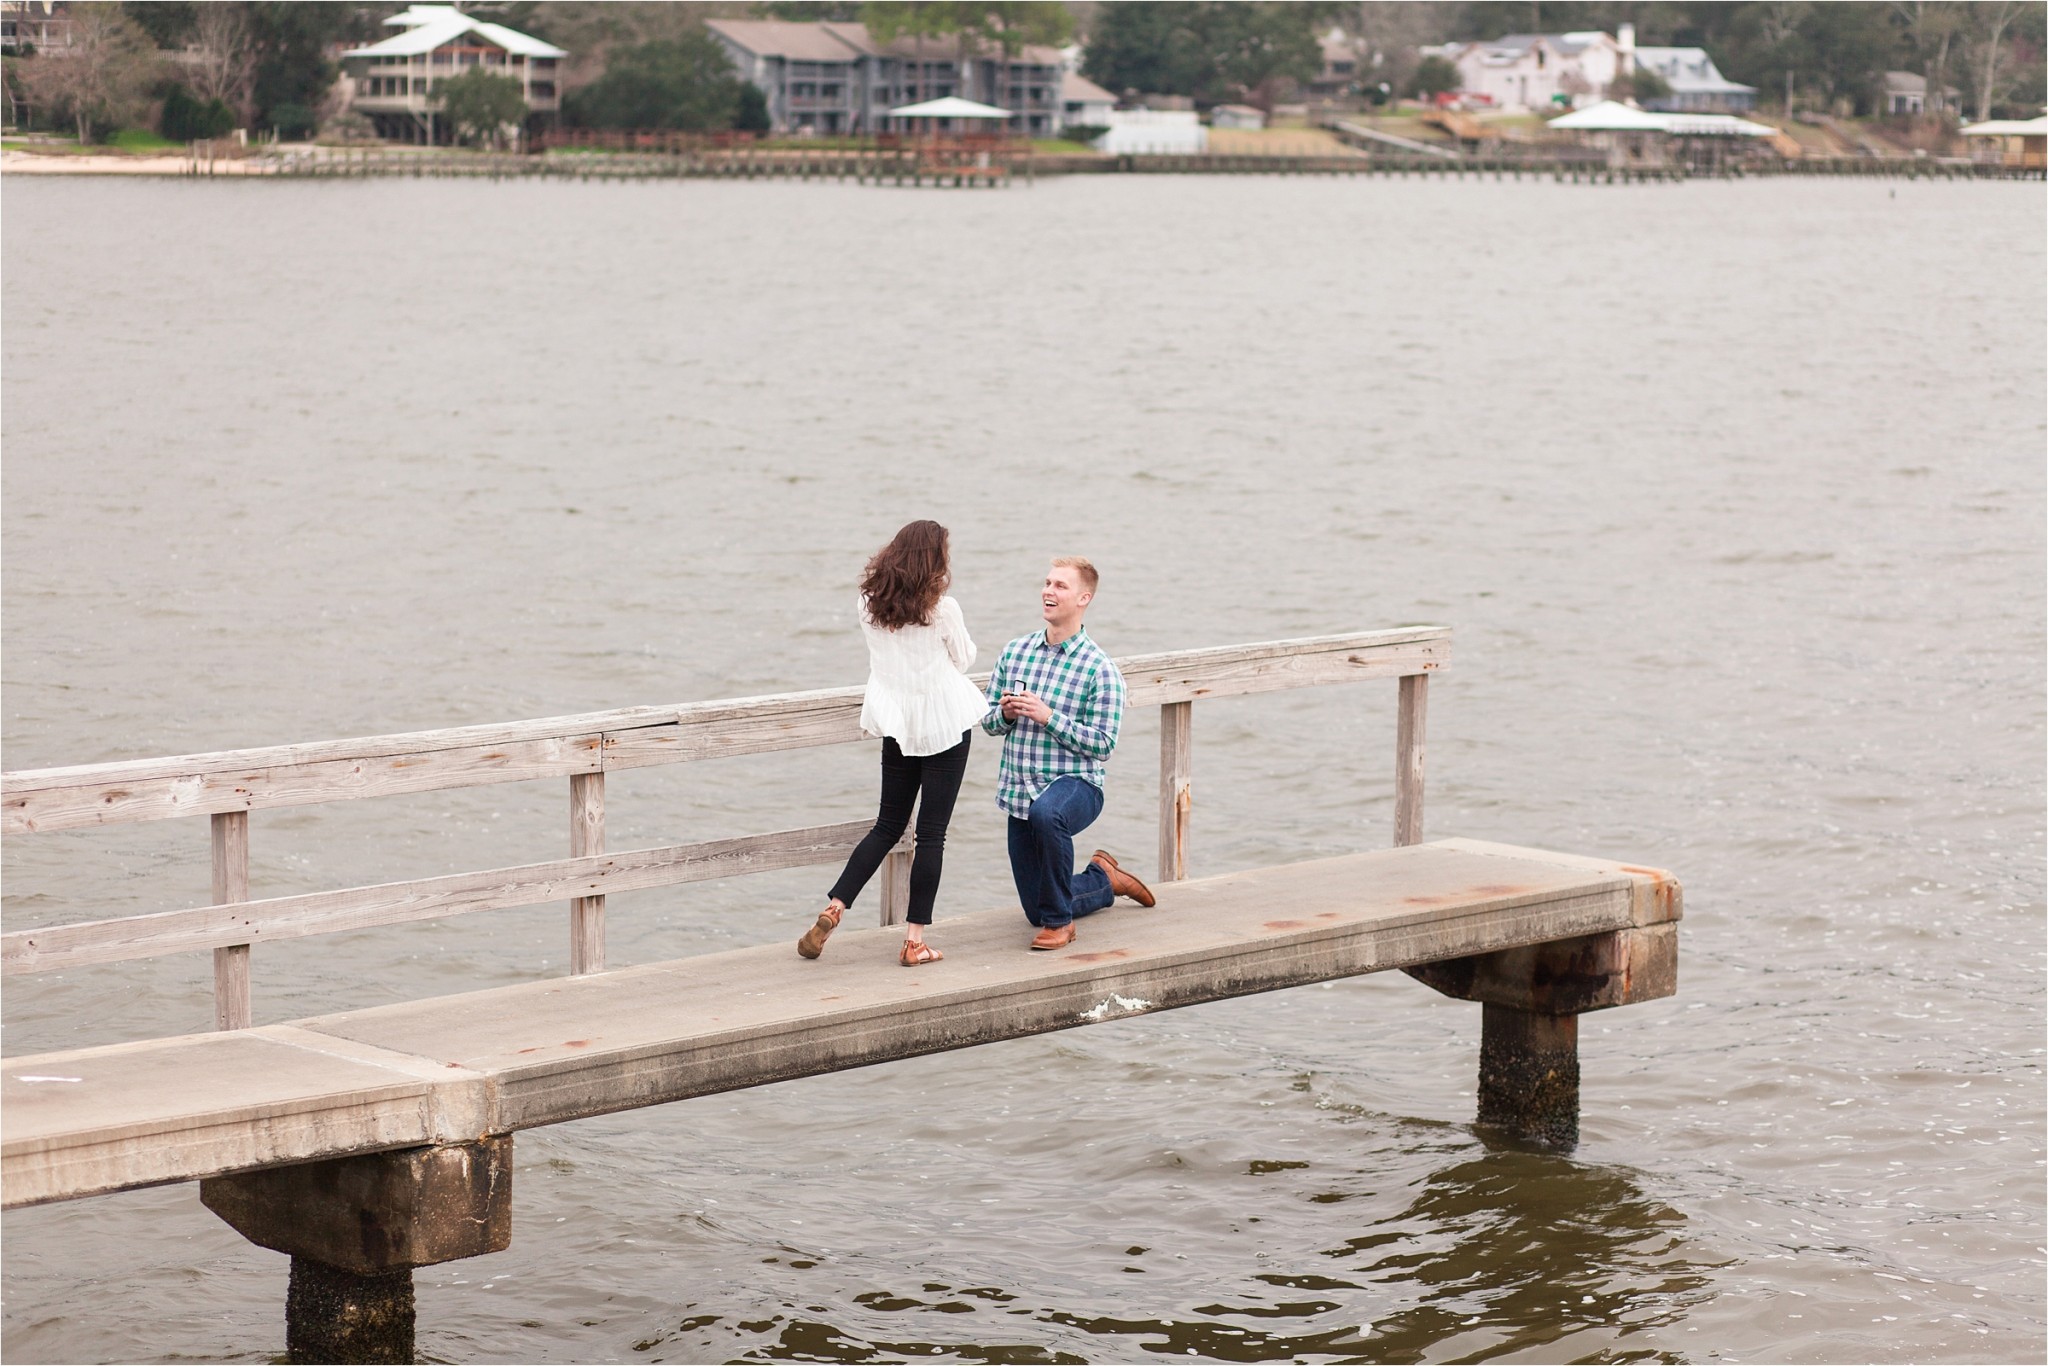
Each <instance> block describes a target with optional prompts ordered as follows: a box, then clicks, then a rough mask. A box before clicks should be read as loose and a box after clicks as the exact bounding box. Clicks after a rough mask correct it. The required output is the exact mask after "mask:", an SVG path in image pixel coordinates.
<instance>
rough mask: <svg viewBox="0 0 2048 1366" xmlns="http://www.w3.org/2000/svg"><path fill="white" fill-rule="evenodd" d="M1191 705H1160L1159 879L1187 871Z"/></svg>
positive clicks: (1179, 877) (1191, 804)
mask: <svg viewBox="0 0 2048 1366" xmlns="http://www.w3.org/2000/svg"><path fill="white" fill-rule="evenodd" d="M1194 707H1195V704H1194V703H1192V702H1168V703H1167V704H1166V705H1165V706H1163V707H1161V708H1160V709H1159V880H1160V881H1161V882H1180V881H1182V880H1183V879H1185V878H1186V877H1187V875H1188V816H1189V814H1190V812H1191V811H1192V810H1193V808H1194V796H1193V789H1192V786H1191V784H1192V781H1193V772H1194V759H1193V746H1194V734H1195V731H1194V716H1193V712H1194Z"/></svg>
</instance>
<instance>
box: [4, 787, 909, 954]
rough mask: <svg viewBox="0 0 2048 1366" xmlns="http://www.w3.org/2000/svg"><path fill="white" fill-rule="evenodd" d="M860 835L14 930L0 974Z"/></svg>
mask: <svg viewBox="0 0 2048 1366" xmlns="http://www.w3.org/2000/svg"><path fill="white" fill-rule="evenodd" d="M869 825H870V822H868V821H848V822H846V823H844V824H840V825H819V826H811V827H809V828H806V829H801V830H778V831H775V832H774V833H772V834H766V835H747V836H743V837H741V838H738V839H727V840H711V841H708V842H706V843H703V844H679V845H670V846H667V847H664V848H659V849H634V850H628V851H624V852H621V853H616V854H597V855H591V856H587V857H583V858H568V859H559V860H556V861H554V862H551V863H532V864H527V865H524V866H522V867H516V868H492V869H487V870H485V871H483V872H476V873H455V874H451V875H449V876H446V877H430V878H419V879H416V880H414V881H410V882H390V883H384V884H381V885H378V886H373V887H347V888H342V889H340V890H337V891H331V892H309V893H305V894H302V895H299V896H284V897H271V898H269V899H266V900H263V901H243V902H239V903H236V904H234V905H226V906H198V907H193V908H191V909H189V910H179V911H162V912H159V913H157V914H155V915H138V916H129V917H126V918H124V919H120V920H93V921H87V922H84V923H82V924H77V925H53V926H50V927H48V928H46V929H40V930H20V931H16V932H15V933H13V934H7V935H0V973H4V974H5V975H7V976H13V975H15V974H17V973H26V972H51V971H55V970H57V969H59V968H70V967H82V966H85V965H86V964H89V963H117V962H121V961H124V960H126V959H131V958H155V957H158V956H160V955H163V954H167V953H184V952H191V951H195V950H200V949H208V948H215V947H219V946H221V945H228V944H252V943H253V944H262V943H269V942H272V941H276V940H284V939H299V938H304V937H305V936H308V935H316V934H334V933H338V932H340V931H344V930H359V929H367V928H370V927H373V926H378V925H396V924H402V923H404V922H406V921H412V920H440V919H445V918H447V917H449V916H456V915H468V914H470V913H472V912H476V911H492V910H501V909H504V908H506V907H509V906H537V905H542V904H544V903H546V902H550V901H563V900H568V899H570V898H572V897H592V896H603V895H605V894H606V893H608V892H631V891H640V890H643V889H645V888H649V887H671V886H677V885H680V884H682V883H687V882H707V881H710V880H712V879H715V878H722V877H731V876H733V875H734V874H736V873H761V872H768V871H771V870H773V869H777V868H801V867H804V866H807V865H810V864H817V863H832V862H835V861H837V860H840V859H844V858H845V857H846V856H847V855H848V854H850V853H852V852H853V847H854V845H856V844H858V843H860V839H861V836H863V835H865V834H866V833H867V832H868V827H869Z"/></svg>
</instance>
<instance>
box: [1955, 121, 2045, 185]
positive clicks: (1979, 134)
mask: <svg viewBox="0 0 2048 1366" xmlns="http://www.w3.org/2000/svg"><path fill="white" fill-rule="evenodd" d="M1963 136H1964V137H1965V138H1966V139H1968V140H1969V147H1970V159H1971V160H1972V161H1975V162H1978V163H1980V164H1985V165H1991V166H2004V167H2008V168H2010V169H2014V170H2029V171H2039V170H2044V169H2048V114H2044V115H2042V116H2041V117H2040V118H2036V119H1992V120H1991V121H1990V122H1988V123H1973V124H1971V125H1970V126H1969V127H1967V128H1965V129H1963Z"/></svg>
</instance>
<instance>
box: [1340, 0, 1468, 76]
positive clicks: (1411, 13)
mask: <svg viewBox="0 0 2048 1366" xmlns="http://www.w3.org/2000/svg"><path fill="white" fill-rule="evenodd" d="M1460 8H1462V7H1461V6H1458V5H1450V4H1438V3H1428V2H1427V0H1416V3H1390V0H1365V3H1363V4H1359V5H1356V6H1354V7H1353V8H1352V10H1351V11H1350V13H1349V14H1348V15H1347V16H1346V20H1347V22H1346V27H1348V28H1349V29H1350V30H1351V33H1352V35H1353V38H1352V47H1353V49H1354V50H1355V51H1356V52H1357V54H1358V83H1359V85H1360V86H1361V87H1370V86H1374V85H1377V84H1379V83H1380V82H1382V81H1384V82H1386V84H1387V87H1388V89H1389V92H1390V93H1399V92H1400V91H1402V90H1404V89H1406V88H1407V85H1408V80H1409V77H1410V76H1411V75H1413V74H1414V71H1415V64H1416V63H1417V62H1418V61H1420V60H1421V54H1420V53H1419V52H1418V51H1417V49H1419V48H1421V47H1423V46H1425V45H1427V44H1430V43H1440V42H1443V41H1444V40H1445V39H1446V38H1448V37H1449V36H1450V35H1451V33H1452V32H1453V30H1454V27H1455V24H1456V21H1457V14H1456V11H1457V10H1459V9H1460Z"/></svg>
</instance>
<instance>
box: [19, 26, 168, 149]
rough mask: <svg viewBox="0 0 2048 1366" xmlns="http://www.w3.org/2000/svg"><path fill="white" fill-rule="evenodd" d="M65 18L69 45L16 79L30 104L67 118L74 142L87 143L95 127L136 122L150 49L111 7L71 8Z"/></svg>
mask: <svg viewBox="0 0 2048 1366" xmlns="http://www.w3.org/2000/svg"><path fill="white" fill-rule="evenodd" d="M70 14H71V44H70V46H68V47H64V48H56V49H52V50H51V51H49V52H43V53H38V54H37V55H36V56H35V57H34V58H32V59H30V60H28V61H25V62H23V63H22V64H21V65H20V67H19V68H18V74H19V77H20V79H21V81H22V84H23V85H24V86H25V87H26V88H27V92H28V95H29V98H30V100H31V102H32V103H34V104H35V105H37V106H39V107H41V108H43V109H45V110H47V111H49V112H50V113H51V114H53V115H57V116H60V117H64V118H68V119H70V120H71V121H72V123H73V124H74V125H75V126H76V127H77V129H78V140H79V141H80V142H90V141H91V140H92V133H93V129H94V128H96V127H100V128H107V127H119V126H121V125H123V124H127V123H134V122H139V121H140V120H141V118H142V116H143V113H144V111H145V109H146V108H147V101H146V98H145V92H146V90H147V89H148V86H149V82H150V80H151V79H152V77H153V76H154V75H155V74H156V68H157V55H156V48H155V47H154V46H153V45H152V44H151V43H150V41H149V35H148V34H146V33H144V32H143V31H142V28H141V26H140V25H138V24H137V23H136V22H135V21H134V20H132V19H130V18H129V17H128V16H127V15H125V14H123V13H122V12H121V7H120V6H119V5H117V4H80V5H73V6H72V7H71V11H70Z"/></svg>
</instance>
